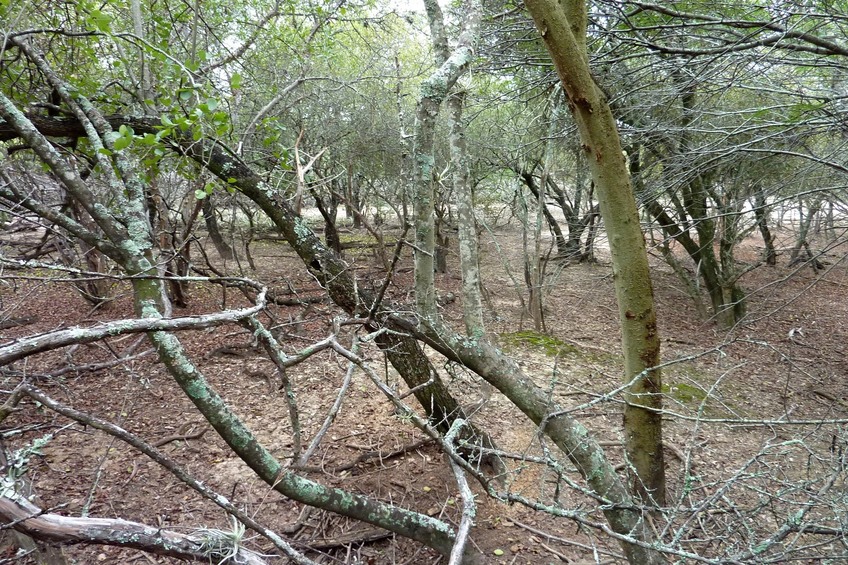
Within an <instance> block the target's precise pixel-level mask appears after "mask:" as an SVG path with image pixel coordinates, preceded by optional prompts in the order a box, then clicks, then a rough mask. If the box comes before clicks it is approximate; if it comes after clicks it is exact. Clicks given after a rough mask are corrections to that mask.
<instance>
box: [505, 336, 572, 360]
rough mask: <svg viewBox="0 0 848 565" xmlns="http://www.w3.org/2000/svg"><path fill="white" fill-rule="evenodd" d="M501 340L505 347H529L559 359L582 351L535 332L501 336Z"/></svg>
mask: <svg viewBox="0 0 848 565" xmlns="http://www.w3.org/2000/svg"><path fill="white" fill-rule="evenodd" d="M501 340H502V342H503V344H504V345H505V346H513V347H515V346H520V345H523V346H529V347H532V348H534V349H537V350H539V351H541V352H542V353H544V354H545V355H548V356H549V357H557V356H560V355H566V354H577V353H579V352H580V350H579V349H578V348H577V347H574V346H573V345H569V344H567V343H565V342H564V341H562V340H561V339H557V338H555V337H553V336H550V335H546V334H543V333H539V332H537V331H533V330H522V331H520V332H512V333H504V334H501Z"/></svg>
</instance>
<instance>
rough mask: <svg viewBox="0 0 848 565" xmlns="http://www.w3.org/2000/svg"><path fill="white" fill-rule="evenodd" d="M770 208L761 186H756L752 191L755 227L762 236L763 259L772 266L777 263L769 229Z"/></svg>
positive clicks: (772, 238)
mask: <svg viewBox="0 0 848 565" xmlns="http://www.w3.org/2000/svg"><path fill="white" fill-rule="evenodd" d="M770 212H771V210H770V209H769V207H768V205H767V203H766V195H765V193H764V192H763V189H762V187H757V188H756V189H755V192H754V217H755V218H756V220H757V228H758V229H759V230H760V235H762V236H763V245H764V246H765V248H764V249H763V260H764V261H765V262H766V265H769V266H771V267H774V266H775V265H777V251H775V249H774V235H772V233H771V230H770V229H769V225H768V224H769V222H768V221H769V215H770Z"/></svg>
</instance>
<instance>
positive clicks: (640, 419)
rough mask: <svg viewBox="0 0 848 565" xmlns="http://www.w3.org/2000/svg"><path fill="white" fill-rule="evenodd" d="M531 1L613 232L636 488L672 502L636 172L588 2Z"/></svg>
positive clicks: (654, 499) (648, 497) (646, 496)
mask: <svg viewBox="0 0 848 565" xmlns="http://www.w3.org/2000/svg"><path fill="white" fill-rule="evenodd" d="M526 5H527V8H528V10H529V11H530V13H531V15H532V16H533V20H534V21H535V22H536V27H537V28H538V29H539V32H540V33H541V34H542V39H543V40H544V42H545V46H546V47H547V48H548V51H549V52H550V54H551V58H552V60H553V62H554V65H555V66H556V68H557V72H558V73H559V77H560V80H561V81H562V85H563V88H564V90H565V92H566V94H567V95H568V103H569V108H570V109H571V111H572V114H573V116H574V119H575V122H576V123H577V126H578V129H579V131H580V138H581V140H582V143H583V151H584V152H585V154H586V158H587V161H588V163H589V167H590V170H591V171H592V177H593V179H594V181H595V187H596V190H597V191H598V200H599V202H600V206H601V215H602V216H603V218H604V223H605V224H606V228H607V233H608V234H609V242H610V252H611V255H612V263H613V266H612V267H613V277H614V281H615V291H616V298H617V300H618V308H619V319H620V322H621V335H622V350H623V352H624V365H625V374H624V380H625V382H628V383H630V382H632V384H631V386H630V388H629V390H628V393H627V395H626V401H627V404H626V406H625V410H624V433H625V449H626V452H627V457H628V460H629V463H630V464H631V465H632V466H633V469H634V471H635V477H634V481H635V486H636V491H637V492H638V493H640V494H641V498H642V499H643V501H644V502H646V503H648V504H657V505H663V504H664V503H665V465H664V462H663V450H662V416H661V412H660V411H661V410H662V383H661V378H660V373H659V371H658V370H655V369H652V367H656V366H657V365H659V360H660V341H659V334H658V331H657V323H656V313H655V311H654V301H653V288H652V285H651V278H650V270H649V266H648V256H647V252H646V250H645V240H644V237H643V235H642V231H641V226H640V223H639V215H638V212H637V209H636V200H635V198H634V196H633V191H632V188H631V186H630V175H629V172H628V169H627V163H626V160H625V158H624V155H623V151H622V148H621V142H620V139H619V136H618V131H617V129H616V125H615V119H614V118H613V115H612V112H611V110H610V107H609V104H607V102H606V100H604V99H603V98H602V96H601V93H600V91H599V89H598V88H597V87H596V86H595V83H594V81H593V79H592V76H591V74H590V72H589V66H588V56H587V50H586V26H587V22H588V15H587V9H586V3H585V2H583V1H582V0H581V1H577V0H569V1H564V2H562V3H557V2H555V1H554V0H528V1H527V2H526Z"/></svg>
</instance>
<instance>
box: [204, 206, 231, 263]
mask: <svg viewBox="0 0 848 565" xmlns="http://www.w3.org/2000/svg"><path fill="white" fill-rule="evenodd" d="M202 210H203V221H204V222H205V223H206V231H207V232H209V239H211V240H212V245H214V246H215V250H216V251H218V255H220V256H221V259H224V260H225V261H231V260H232V259H233V258H234V257H235V253H233V248H232V247H230V245H229V244H228V243H227V242H226V240H224V236H223V235H221V228H219V227H218V217H217V216H216V215H215V206H213V205H212V195H211V194H210V195H207V196H206V198H204V199H203V202H202Z"/></svg>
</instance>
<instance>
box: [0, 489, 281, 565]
mask: <svg viewBox="0 0 848 565" xmlns="http://www.w3.org/2000/svg"><path fill="white" fill-rule="evenodd" d="M0 520H2V521H3V522H4V523H6V524H10V523H14V529H15V530H16V531H18V532H21V533H23V534H26V535H28V536H30V537H32V538H34V539H37V540H39V541H43V542H48V543H51V544H60V545H76V544H96V545H113V546H118V547H127V548H132V549H139V550H141V551H146V552H148V553H153V554H155V555H164V556H166V557H175V558H177V559H186V560H192V561H199V562H202V563H209V562H212V563H219V562H220V563H224V562H225V561H226V562H229V559H230V558H231V559H232V562H233V563H244V564H245V565H264V564H266V563H267V561H265V560H264V559H262V557H261V556H260V555H259V554H257V553H254V552H252V551H250V550H248V549H245V548H243V547H238V546H220V545H219V546H217V547H213V546H212V545H211V543H212V540H211V539H204V538H203V536H202V535H186V534H181V533H177V532H172V531H169V530H163V529H162V528H160V527H153V526H147V525H145V524H139V523H138V522H130V521H127V520H121V519H117V518H78V517H72V516H61V515H59V514H52V513H44V512H43V511H42V510H41V509H40V508H38V507H37V506H35V505H34V504H32V503H31V502H29V501H27V500H26V499H25V498H23V497H18V498H16V499H15V500H12V499H10V498H8V497H5V496H2V497H0Z"/></svg>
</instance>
